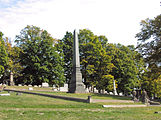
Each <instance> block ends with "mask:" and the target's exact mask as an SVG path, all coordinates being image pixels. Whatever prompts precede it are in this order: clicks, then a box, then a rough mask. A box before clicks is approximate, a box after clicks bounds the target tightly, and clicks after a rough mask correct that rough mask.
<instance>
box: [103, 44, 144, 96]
mask: <svg viewBox="0 0 161 120" xmlns="http://www.w3.org/2000/svg"><path fill="white" fill-rule="evenodd" d="M106 51H107V54H108V55H110V56H111V57H112V63H113V64H114V66H115V67H114V68H113V70H112V72H111V74H112V75H113V76H114V79H115V80H116V81H117V84H118V88H117V91H118V92H123V93H125V94H128V93H129V92H131V91H132V90H133V88H136V87H140V79H139V72H142V70H143V67H144V64H143V61H142V60H141V58H139V57H138V54H137V52H136V51H135V49H134V46H128V47H126V46H124V45H121V44H117V45H113V44H108V45H107V48H106ZM141 61H142V62H141Z"/></svg>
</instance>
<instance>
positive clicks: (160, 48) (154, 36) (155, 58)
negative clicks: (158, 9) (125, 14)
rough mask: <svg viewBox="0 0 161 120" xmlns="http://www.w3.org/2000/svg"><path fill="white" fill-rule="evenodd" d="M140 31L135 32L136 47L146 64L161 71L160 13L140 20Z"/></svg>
mask: <svg viewBox="0 0 161 120" xmlns="http://www.w3.org/2000/svg"><path fill="white" fill-rule="evenodd" d="M141 26H142V28H141V31H140V32H139V33H137V34H136V37H137V38H138V45H137V48H138V50H139V52H140V53H142V55H143V56H144V58H145V60H146V62H147V63H148V65H149V66H150V67H151V68H153V70H156V72H160V73H161V65H160V64H161V15H158V16H157V17H156V18H154V19H149V18H147V19H146V20H142V21H141Z"/></svg>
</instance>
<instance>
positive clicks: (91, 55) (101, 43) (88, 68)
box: [79, 29, 113, 90]
mask: <svg viewBox="0 0 161 120" xmlns="http://www.w3.org/2000/svg"><path fill="white" fill-rule="evenodd" d="M79 39H80V53H81V54H80V56H81V65H82V74H83V78H84V83H85V84H86V85H88V86H93V87H94V86H96V87H97V88H98V89H99V90H105V89H107V88H108V87H107V86H108V85H109V84H110V83H111V82H109V81H110V80H111V78H112V79H113V77H112V76H111V75H110V74H109V72H110V71H111V70H112V67H113V64H112V63H111V57H110V56H109V55H107V54H106V51H105V49H104V47H105V45H106V42H107V39H106V38H105V37H103V36H96V35H94V34H93V33H92V32H91V31H90V30H86V29H83V30H80V34H79Z"/></svg>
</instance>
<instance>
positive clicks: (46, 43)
mask: <svg viewBox="0 0 161 120" xmlns="http://www.w3.org/2000/svg"><path fill="white" fill-rule="evenodd" d="M55 42H56V40H55V39H53V38H52V37H51V36H50V34H49V33H48V32H47V31H46V30H41V29H40V28H38V27H35V26H27V27H25V28H24V29H23V30H22V31H21V33H20V35H17V36H16V43H17V46H18V47H20V48H21V50H22V52H21V53H20V57H21V60H20V63H21V64H22V65H23V68H24V69H23V71H22V74H23V79H24V81H23V82H24V83H26V84H41V83H42V82H49V83H54V84H57V85H62V84H63V83H64V74H63V73H64V69H63V68H62V66H61V63H62V58H61V57H60V56H59V54H58V52H57V50H56V48H55V47H54V43H55Z"/></svg>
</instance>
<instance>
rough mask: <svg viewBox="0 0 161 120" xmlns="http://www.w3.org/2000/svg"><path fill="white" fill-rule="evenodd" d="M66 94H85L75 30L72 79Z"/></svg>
mask: <svg viewBox="0 0 161 120" xmlns="http://www.w3.org/2000/svg"><path fill="white" fill-rule="evenodd" d="M68 92H69V93H85V88H84V84H83V82H82V74H81V71H80V58H79V42H78V34H77V33H76V30H74V41H73V71H72V78H71V80H70V83H69V91H68Z"/></svg>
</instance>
